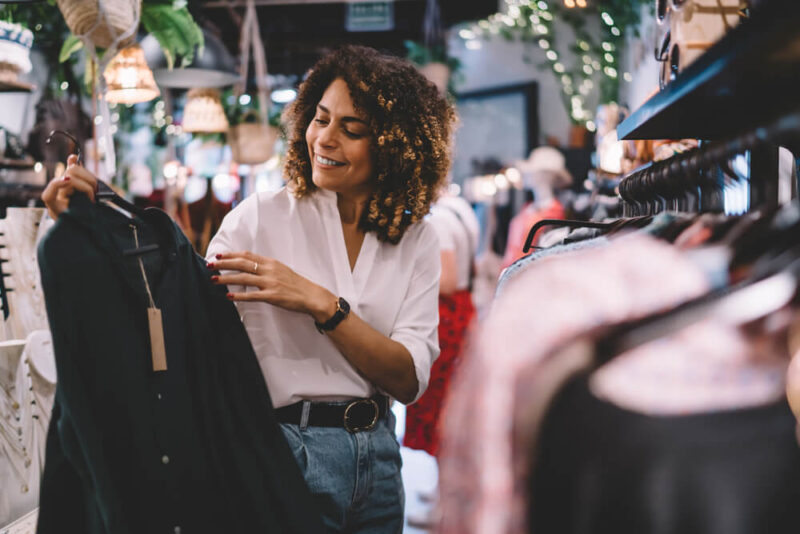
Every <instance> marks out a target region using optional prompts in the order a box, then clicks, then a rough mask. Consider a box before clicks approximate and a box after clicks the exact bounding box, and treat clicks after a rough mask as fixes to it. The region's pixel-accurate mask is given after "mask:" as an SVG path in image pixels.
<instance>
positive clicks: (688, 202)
mask: <svg viewBox="0 0 800 534" xmlns="http://www.w3.org/2000/svg"><path fill="white" fill-rule="evenodd" d="M799 137H800V111H797V112H794V113H791V114H788V115H785V116H784V117H782V118H780V119H778V120H776V121H775V122H773V123H772V124H770V125H768V126H764V127H759V128H756V129H755V130H752V131H750V132H748V133H746V134H744V135H741V136H737V137H735V138H732V139H728V140H723V141H711V142H709V143H706V144H704V145H702V146H701V147H698V148H695V149H692V150H689V151H687V152H685V153H683V154H679V155H676V156H673V157H672V158H669V159H667V160H664V161H659V162H654V163H650V164H648V165H646V166H644V167H641V168H639V169H637V170H635V171H633V172H632V173H631V174H629V175H628V176H626V177H625V178H624V179H623V180H622V181H621V182H620V184H619V195H620V197H621V198H622V200H623V201H624V204H623V215H624V216H626V217H630V216H636V215H646V214H652V213H654V212H659V211H666V210H675V211H702V207H703V196H704V194H705V195H707V194H708V193H709V192H710V191H712V190H717V191H719V189H720V180H719V175H718V174H715V173H713V172H710V171H711V170H712V169H714V168H715V167H722V168H723V169H725V170H728V172H727V173H725V179H728V180H734V181H735V180H738V178H737V177H736V176H735V173H733V172H730V169H728V168H727V165H728V162H729V161H730V160H731V159H732V158H733V157H735V156H738V155H741V154H745V153H747V152H750V153H751V155H752V158H751V159H753V160H755V159H757V158H758V157H760V156H759V151H765V150H766V151H769V150H771V149H773V148H774V152H775V155H774V157H775V163H776V164H775V165H774V167H775V169H773V170H775V171H777V169H776V168H777V145H778V144H792V143H796V142H797V140H798V138H799ZM762 153H763V152H762ZM751 163H752V162H751ZM749 175H750V176H749V179H750V184H751V187H753V188H759V187H762V188H763V187H767V188H769V187H774V186H775V184H773V183H771V182H776V181H777V180H776V179H775V180H773V179H772V178H776V176H773V177H770V176H767V175H766V173H765V172H764V170H763V169H758V168H757V166H756V165H753V164H751V169H750V173H749ZM756 196H757V198H759V199H760V200H762V201H764V200H767V201H766V202H759V203H763V204H766V203H769V202H768V200H769V197H770V195H769V194H765V193H764V192H763V191H761V192H757V195H756Z"/></svg>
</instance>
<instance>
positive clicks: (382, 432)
mask: <svg viewBox="0 0 800 534" xmlns="http://www.w3.org/2000/svg"><path fill="white" fill-rule="evenodd" d="M394 424H395V419H394V415H393V414H392V411H391V410H389V412H388V414H387V416H386V417H384V418H382V419H381V420H380V421H379V422H378V424H377V425H376V426H375V428H373V429H372V430H369V431H364V432H357V433H355V434H351V433H349V432H348V431H347V430H345V429H344V428H330V427H318V426H308V427H305V428H302V427H301V426H300V425H293V424H286V423H281V430H283V433H284V435H285V436H286V439H287V441H288V442H289V448H290V449H291V450H292V452H293V453H294V456H295V459H296V460H297V463H298V465H299V466H300V470H301V471H302V472H303V475H304V476H305V479H306V482H307V483H308V486H309V488H310V489H311V493H312V495H313V496H314V498H315V499H316V501H317V507H318V509H319V511H320V512H321V513H322V516H323V520H324V522H325V528H326V532H327V533H328V534H336V533H345V532H346V533H348V534H373V533H374V534H393V533H397V534H399V533H401V532H402V531H403V507H404V504H405V496H404V493H403V479H402V478H401V475H400V470H401V467H402V460H401V458H400V445H399V444H398V442H397V437H396V436H395V434H394Z"/></svg>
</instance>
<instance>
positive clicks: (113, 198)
mask: <svg viewBox="0 0 800 534" xmlns="http://www.w3.org/2000/svg"><path fill="white" fill-rule="evenodd" d="M56 135H63V136H65V137H67V138H69V140H70V141H72V143H73V145H74V149H75V154H76V155H77V156H78V165H81V164H82V161H81V157H82V156H83V153H82V151H81V147H80V144H79V143H78V140H77V139H76V138H75V136H73V135H72V134H71V133H69V132H66V131H64V130H52V131H51V132H50V135H48V136H47V139H46V140H45V143H47V144H50V141H51V140H52V138H53V137H54V136H56ZM94 198H95V201H97V200H106V201H108V202H112V203H114V204H115V205H116V206H118V207H120V208H122V209H124V210H125V211H128V212H130V213H134V214H136V215H138V216H140V217H141V216H142V215H143V214H144V210H142V209H141V208H140V207H138V206H136V205H134V204H132V203H130V202H128V201H127V200H125V199H124V198H122V197H121V196H119V195H118V194H117V193H115V192H114V190H113V189H111V187H109V185H108V184H106V183H105V182H103V181H101V180H97V189H96V190H95V192H94ZM158 249H159V246H158V245H155V244H153V245H145V246H142V247H138V248H134V249H127V250H123V251H122V254H123V255H124V256H139V255H141V254H146V253H148V252H153V251H156V250H158Z"/></svg>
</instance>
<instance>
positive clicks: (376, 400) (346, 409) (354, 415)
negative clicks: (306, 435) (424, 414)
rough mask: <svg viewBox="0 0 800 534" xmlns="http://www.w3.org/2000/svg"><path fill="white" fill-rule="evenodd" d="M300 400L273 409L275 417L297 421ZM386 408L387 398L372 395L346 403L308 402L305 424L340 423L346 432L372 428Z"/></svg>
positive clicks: (387, 405)
mask: <svg viewBox="0 0 800 534" xmlns="http://www.w3.org/2000/svg"><path fill="white" fill-rule="evenodd" d="M303 402H304V401H300V402H295V403H294V404H290V405H289V406H284V407H282V408H278V409H277V410H275V414H276V415H277V416H278V421H280V422H281V423H289V424H292V425H299V424H300V421H301V419H302V417H303ZM388 410H389V398H388V397H386V396H385V395H375V396H373V397H370V398H369V399H355V400H353V401H351V402H348V403H347V404H343V403H328V402H312V403H311V405H310V407H309V411H308V421H307V423H306V424H307V425H308V426H328V427H339V428H341V427H344V428H345V429H346V430H347V431H348V432H350V433H353V432H361V431H362V430H372V428H374V427H375V425H376V424H377V423H378V420H379V419H380V418H381V417H385V416H386V412H387V411H388Z"/></svg>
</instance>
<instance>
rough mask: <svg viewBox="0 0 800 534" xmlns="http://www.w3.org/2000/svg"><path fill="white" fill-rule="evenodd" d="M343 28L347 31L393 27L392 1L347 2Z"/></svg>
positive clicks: (375, 30) (369, 30) (370, 30)
mask: <svg viewBox="0 0 800 534" xmlns="http://www.w3.org/2000/svg"><path fill="white" fill-rule="evenodd" d="M345 28H346V29H347V31H349V32H382V31H388V30H393V29H394V2H393V1H392V2H352V3H349V4H347V16H346V17H345Z"/></svg>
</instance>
